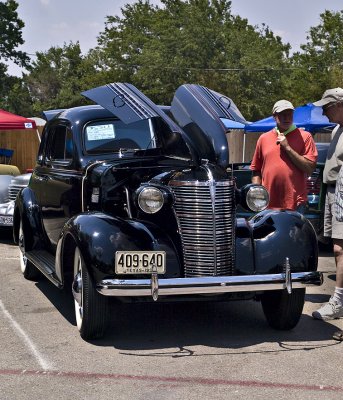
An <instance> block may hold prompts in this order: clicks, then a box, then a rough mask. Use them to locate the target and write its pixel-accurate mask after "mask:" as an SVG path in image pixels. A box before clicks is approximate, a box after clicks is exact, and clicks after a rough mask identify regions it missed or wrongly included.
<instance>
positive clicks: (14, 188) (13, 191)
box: [8, 183, 26, 200]
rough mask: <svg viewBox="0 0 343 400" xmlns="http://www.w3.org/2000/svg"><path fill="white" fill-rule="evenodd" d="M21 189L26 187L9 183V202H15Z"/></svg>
mask: <svg viewBox="0 0 343 400" xmlns="http://www.w3.org/2000/svg"><path fill="white" fill-rule="evenodd" d="M23 187H26V185H15V184H12V183H11V184H10V185H9V187H8V198H9V200H15V198H16V197H17V194H18V193H19V191H20V190H21V189H22V188H23Z"/></svg>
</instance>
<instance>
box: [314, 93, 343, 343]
mask: <svg viewBox="0 0 343 400" xmlns="http://www.w3.org/2000/svg"><path fill="white" fill-rule="evenodd" d="M313 104H314V105H315V106H321V107H322V109H323V114H324V115H326V116H327V117H328V119H329V121H330V122H333V123H336V124H337V126H336V127H335V128H334V129H333V131H332V134H331V142H330V145H329V149H328V154H327V158H326V162H325V167H324V171H323V182H324V183H326V185H327V191H326V198H325V211H324V236H326V237H331V238H332V242H333V252H334V256H335V262H336V286H335V291H334V294H333V295H332V296H331V298H330V300H329V302H328V303H326V304H324V305H323V306H322V307H321V308H320V309H319V310H317V311H314V312H313V313H312V316H313V318H315V319H321V320H325V321H326V320H332V319H336V318H341V317H343V222H341V221H338V220H337V218H336V215H335V188H336V181H337V177H338V173H339V171H340V169H341V166H342V164H343V135H342V133H343V89H342V88H339V87H338V88H333V89H328V90H326V91H325V92H324V94H323V96H322V99H321V100H318V101H316V102H314V103H313ZM333 337H334V338H335V339H338V340H343V332H342V331H339V332H336V333H335V334H334V336H333Z"/></svg>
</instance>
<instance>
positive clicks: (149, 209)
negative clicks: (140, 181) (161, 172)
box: [138, 187, 164, 214]
mask: <svg viewBox="0 0 343 400" xmlns="http://www.w3.org/2000/svg"><path fill="white" fill-rule="evenodd" d="M163 204H164V196H163V193H162V192H161V190H159V189H157V188H155V187H146V188H143V189H142V190H141V192H140V193H139V195H138V205H139V207H140V208H141V210H142V211H144V212H146V213H147V214H155V213H157V212H158V211H160V209H161V208H162V207H163Z"/></svg>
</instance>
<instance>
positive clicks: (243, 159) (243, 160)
mask: <svg viewBox="0 0 343 400" xmlns="http://www.w3.org/2000/svg"><path fill="white" fill-rule="evenodd" d="M242 162H245V132H243V154H242Z"/></svg>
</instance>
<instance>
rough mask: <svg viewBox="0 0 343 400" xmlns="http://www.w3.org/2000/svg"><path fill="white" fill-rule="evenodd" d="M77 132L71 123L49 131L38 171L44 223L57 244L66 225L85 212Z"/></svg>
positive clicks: (52, 241)
mask: <svg viewBox="0 0 343 400" xmlns="http://www.w3.org/2000/svg"><path fill="white" fill-rule="evenodd" d="M73 143H74V142H73V133H72V130H71V129H70V127H69V126H68V125H67V124H63V123H56V124H54V125H52V127H51V128H50V130H49V132H48V139H47V144H46V146H47V147H46V152H45V155H44V157H43V160H42V161H41V165H40V166H38V168H36V170H35V174H36V178H35V179H36V180H38V181H39V185H40V189H39V194H40V195H39V199H38V201H39V205H40V210H41V216H42V222H43V226H44V229H45V232H46V234H47V237H48V238H49V240H50V243H51V245H52V246H53V247H55V246H56V245H57V241H58V238H59V235H60V232H61V230H62V228H63V226H64V224H65V223H66V222H67V221H68V219H69V218H71V217H72V216H73V215H75V214H76V213H79V212H80V211H81V197H80V193H81V180H82V173H81V171H80V170H77V169H76V168H75V165H76V163H75V152H76V149H75V147H74V144H73Z"/></svg>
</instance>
